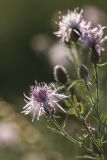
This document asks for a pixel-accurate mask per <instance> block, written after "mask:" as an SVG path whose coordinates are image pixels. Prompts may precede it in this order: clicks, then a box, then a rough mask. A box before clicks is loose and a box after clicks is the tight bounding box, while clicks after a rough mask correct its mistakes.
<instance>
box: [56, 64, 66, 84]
mask: <svg viewBox="0 0 107 160" xmlns="http://www.w3.org/2000/svg"><path fill="white" fill-rule="evenodd" d="M54 78H55V80H56V81H57V82H59V83H62V84H66V83H67V81H68V75H67V71H66V69H65V68H64V67H63V66H61V65H56V66H55V67H54Z"/></svg>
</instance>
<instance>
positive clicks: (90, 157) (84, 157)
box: [76, 155, 101, 160]
mask: <svg viewBox="0 0 107 160" xmlns="http://www.w3.org/2000/svg"><path fill="white" fill-rule="evenodd" d="M76 157H77V158H80V159H91V160H101V159H99V158H97V157H93V156H90V155H84V156H76Z"/></svg>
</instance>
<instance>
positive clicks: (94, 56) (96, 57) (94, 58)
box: [89, 49, 101, 64]
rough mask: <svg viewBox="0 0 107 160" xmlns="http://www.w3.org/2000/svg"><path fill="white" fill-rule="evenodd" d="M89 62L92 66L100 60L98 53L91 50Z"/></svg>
mask: <svg viewBox="0 0 107 160" xmlns="http://www.w3.org/2000/svg"><path fill="white" fill-rule="evenodd" d="M89 56H90V57H89V58H90V61H91V62H92V63H93V64H97V63H98V62H99V61H100V59H101V55H100V53H98V52H97V51H96V50H95V49H92V50H91V52H90V55H89Z"/></svg>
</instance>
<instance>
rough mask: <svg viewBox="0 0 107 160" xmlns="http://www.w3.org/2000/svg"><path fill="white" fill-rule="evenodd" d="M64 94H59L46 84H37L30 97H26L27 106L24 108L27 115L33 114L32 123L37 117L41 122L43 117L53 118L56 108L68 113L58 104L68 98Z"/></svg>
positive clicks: (33, 87) (32, 88)
mask: <svg viewBox="0 0 107 160" xmlns="http://www.w3.org/2000/svg"><path fill="white" fill-rule="evenodd" d="M67 97H68V96H65V95H63V94H58V93H57V90H56V89H52V88H51V87H49V86H48V85H47V84H45V83H39V84H38V83H37V82H36V84H35V86H32V87H31V90H30V97H28V96H26V95H25V98H26V99H27V100H25V101H26V103H27V104H26V105H25V106H24V107H23V109H24V111H22V113H24V114H25V115H27V114H30V113H31V114H32V115H33V117H32V121H34V118H35V117H36V118H37V120H39V117H40V116H42V115H49V116H51V115H52V114H53V112H54V110H55V109H56V107H58V108H60V109H61V110H62V111H63V112H65V113H66V111H65V110H64V109H63V108H62V107H61V106H60V105H59V104H58V102H59V101H60V100H62V99H65V98H67Z"/></svg>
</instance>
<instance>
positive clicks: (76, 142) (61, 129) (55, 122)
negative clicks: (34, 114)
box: [52, 117, 81, 146]
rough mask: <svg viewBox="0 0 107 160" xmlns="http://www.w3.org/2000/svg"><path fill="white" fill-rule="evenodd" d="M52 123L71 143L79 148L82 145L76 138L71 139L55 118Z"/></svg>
mask: <svg viewBox="0 0 107 160" xmlns="http://www.w3.org/2000/svg"><path fill="white" fill-rule="evenodd" d="M52 121H53V122H54V124H55V126H56V127H57V128H58V129H59V131H61V132H62V135H63V136H65V137H66V138H67V139H69V140H70V141H71V142H73V143H75V144H78V145H79V146H80V145H81V144H80V143H79V142H78V141H77V140H76V139H75V138H73V137H71V136H70V135H69V134H68V133H67V132H66V131H65V130H64V129H63V128H61V127H60V125H59V124H58V122H57V121H56V119H55V118H54V117H52Z"/></svg>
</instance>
